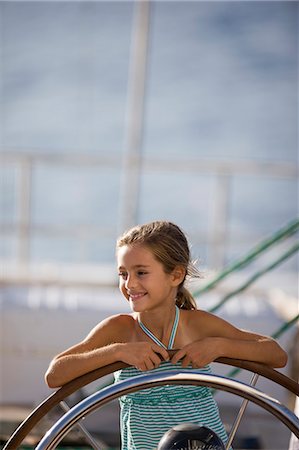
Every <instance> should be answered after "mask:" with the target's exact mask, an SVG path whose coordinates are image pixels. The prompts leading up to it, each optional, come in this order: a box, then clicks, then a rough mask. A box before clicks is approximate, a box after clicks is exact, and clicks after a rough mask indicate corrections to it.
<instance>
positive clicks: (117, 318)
mask: <svg viewBox="0 0 299 450" xmlns="http://www.w3.org/2000/svg"><path fill="white" fill-rule="evenodd" d="M135 328H136V320H135V319H134V317H133V316H132V315H131V314H115V315H113V316H109V317H106V318H105V319H104V320H102V321H101V322H100V323H98V324H97V325H96V326H95V327H94V328H93V330H92V331H91V332H90V334H89V336H88V337H87V338H88V339H89V338H90V337H92V338H93V339H97V338H99V337H100V338H101V337H102V336H103V335H104V336H105V337H106V339H107V341H108V342H125V341H126V340H127V339H128V337H130V336H131V335H132V334H133V332H134V330H135Z"/></svg>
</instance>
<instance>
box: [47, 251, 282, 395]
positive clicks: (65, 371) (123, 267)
mask: <svg viewBox="0 0 299 450" xmlns="http://www.w3.org/2000/svg"><path fill="white" fill-rule="evenodd" d="M117 264H118V273H119V288H120V291H121V292H122V294H123V296H124V298H125V299H126V301H128V302H129V304H130V307H131V309H132V313H131V314H118V315H115V316H112V317H108V318H107V319H105V320H103V321H102V322H100V323H99V324H98V325H97V326H96V327H95V328H94V329H93V330H92V331H91V332H90V333H89V334H88V335H87V337H86V338H85V339H84V340H83V341H82V342H80V343H78V344H76V345H74V346H73V347H71V348H70V349H68V350H66V351H65V352H63V353H61V354H59V355H57V356H56V357H55V358H54V359H53V360H52V362H51V363H50V366H49V369H48V371H47V373H46V382H47V384H48V385H49V386H50V387H58V386H62V385H63V384H65V383H66V382H68V381H70V380H72V379H74V378H76V377H78V376H80V375H83V374H84V373H87V372H90V371H91V370H94V369H96V368H98V367H103V366H105V365H107V364H110V363H113V362H116V361H123V362H125V363H127V364H129V365H131V366H134V367H136V368H137V369H139V370H141V371H146V370H150V369H153V368H155V367H158V366H159V365H160V364H161V361H163V360H168V359H169V356H168V353H167V351H166V350H165V349H164V348H162V347H161V346H159V345H157V344H155V343H154V342H153V341H152V340H151V339H150V338H149V337H148V336H147V335H146V334H145V333H144V332H143V331H142V330H141V328H140V326H139V324H138V317H140V319H141V320H142V322H143V323H144V324H145V325H146V327H147V328H149V329H150V330H151V332H152V333H153V334H154V335H155V336H156V337H157V338H158V339H159V340H160V341H161V342H163V344H164V345H165V346H167V345H168V342H169V337H170V333H171V328H172V325H173V321H174V316H175V298H176V294H177V289H178V286H179V285H180V283H181V282H182V280H183V279H184V276H185V270H184V269H183V268H182V267H180V266H178V267H176V268H175V269H174V270H173V271H172V272H171V273H166V272H165V270H164V267H163V265H162V264H161V263H160V262H159V261H158V260H157V259H156V258H155V257H154V255H153V253H152V252H151V250H150V249H149V248H147V247H145V246H142V245H140V244H139V245H130V246H127V245H124V246H123V247H121V248H120V249H119V250H118V255H117ZM174 348H175V349H177V352H176V353H175V355H174V356H173V357H172V360H171V362H172V363H174V364H175V363H177V362H178V361H181V364H182V366H183V367H187V366H190V367H193V368H199V367H203V366H205V365H206V364H209V363H210V362H212V361H214V360H215V359H216V358H218V357H221V356H226V357H229V358H237V359H246V360H249V361H256V362H263V363H265V364H267V365H269V366H271V367H283V366H284V365H285V364H286V362H287V355H286V353H285V352H284V350H283V349H282V348H281V347H280V346H279V344H278V343H277V342H275V341H274V340H273V339H271V338H269V337H266V336H261V335H258V334H255V333H251V332H248V331H244V330H240V329H238V328H236V327H234V326H233V325H231V324H229V323H228V322H226V321H224V320H223V319H221V318H219V317H217V316H214V315H213V314H210V313H207V312H205V311H201V310H196V311H195V310H181V311H180V320H179V324H178V329H177V333H176V337H175V342H174Z"/></svg>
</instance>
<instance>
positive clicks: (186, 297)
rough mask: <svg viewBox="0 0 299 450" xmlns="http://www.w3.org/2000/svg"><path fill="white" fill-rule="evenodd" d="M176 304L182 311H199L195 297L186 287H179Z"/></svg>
mask: <svg viewBox="0 0 299 450" xmlns="http://www.w3.org/2000/svg"><path fill="white" fill-rule="evenodd" d="M175 304H176V305H177V307H178V308H180V309H189V310H194V309H197V305H196V301H195V299H194V297H193V296H192V294H191V293H190V292H189V291H188V289H186V288H185V287H184V286H181V287H179V289H178V293H177V297H176V302H175Z"/></svg>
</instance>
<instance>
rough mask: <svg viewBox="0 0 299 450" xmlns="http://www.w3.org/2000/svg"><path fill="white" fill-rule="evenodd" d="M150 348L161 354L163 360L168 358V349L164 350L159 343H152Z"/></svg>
mask: <svg viewBox="0 0 299 450" xmlns="http://www.w3.org/2000/svg"><path fill="white" fill-rule="evenodd" d="M152 350H153V351H154V352H155V353H159V355H161V356H162V358H163V359H164V360H165V361H168V360H169V355H168V351H167V350H165V348H163V347H160V346H159V345H156V344H154V345H153V346H152Z"/></svg>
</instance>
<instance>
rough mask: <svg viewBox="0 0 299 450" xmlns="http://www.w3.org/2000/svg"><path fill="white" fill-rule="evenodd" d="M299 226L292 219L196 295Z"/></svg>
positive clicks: (238, 268)
mask: <svg viewBox="0 0 299 450" xmlns="http://www.w3.org/2000/svg"><path fill="white" fill-rule="evenodd" d="M298 228H299V220H298V219H295V220H292V221H291V222H290V223H289V224H288V225H286V226H284V227H283V228H281V229H280V230H278V231H277V232H275V233H274V234H273V235H272V236H271V237H270V238H267V239H265V240H264V241H262V242H261V243H260V244H258V245H257V246H256V247H254V248H253V249H252V250H251V251H250V252H249V253H248V254H247V256H245V257H244V258H242V259H239V260H237V261H235V262H234V263H232V264H231V265H230V266H228V267H227V268H226V269H224V270H223V271H222V272H221V273H220V274H219V275H218V276H217V277H216V278H214V280H212V281H211V282H210V283H208V284H207V285H206V286H204V287H203V288H201V289H199V290H197V291H195V292H194V293H193V296H194V297H197V296H198V295H200V294H202V293H204V292H207V291H209V290H210V289H212V288H213V287H215V286H216V284H217V283H219V281H221V280H223V279H224V278H225V277H227V275H229V274H230V273H232V272H234V271H236V270H240V269H241V268H244V267H246V266H247V265H248V264H249V263H250V262H251V261H253V260H254V259H255V258H256V257H257V256H258V255H260V254H261V253H263V252H264V251H265V250H267V249H268V248H269V247H271V246H272V245H273V244H275V243H277V242H278V241H280V240H282V239H285V238H286V237H288V236H291V235H292V234H294V233H296V231H297V230H298Z"/></svg>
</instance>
